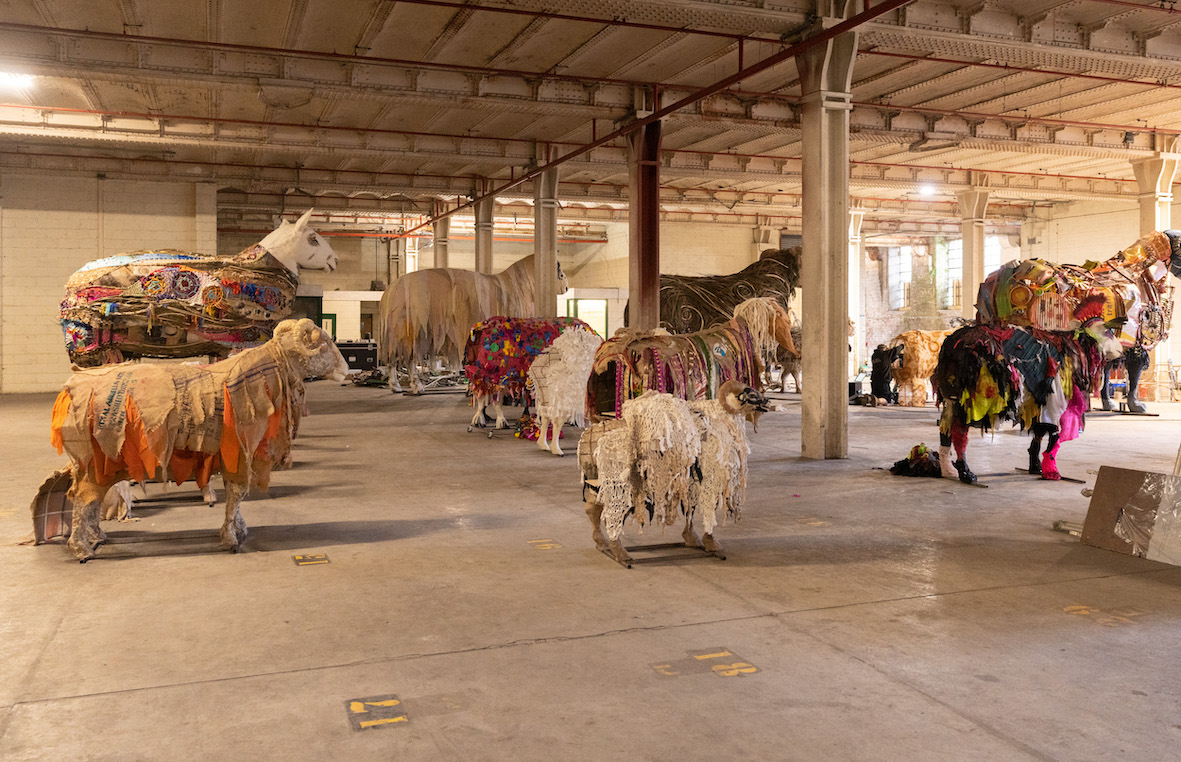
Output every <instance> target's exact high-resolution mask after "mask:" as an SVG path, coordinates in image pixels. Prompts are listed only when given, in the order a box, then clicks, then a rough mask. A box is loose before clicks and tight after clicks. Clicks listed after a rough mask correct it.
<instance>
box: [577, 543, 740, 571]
mask: <svg viewBox="0 0 1181 762" xmlns="http://www.w3.org/2000/svg"><path fill="white" fill-rule="evenodd" d="M624 549H625V550H626V551H627V552H628V553H634V552H636V551H639V552H641V553H646V552H648V551H656V550H674V549H678V550H682V551H686V552H683V553H662V554H661V555H658V556H644V557H643V558H634V557H633V558H628V559H627V560H625V561H620V560H619V559H617V558H616V557H615V556H614V555H612V554H611V550H610V548H603V549H601V550H600V552H601V553H602V554H603V555H605V556H606V557H607V558H610V559H611V560H612V561H615V562H616V563H617V564H619V565H620V566H622V567H623V568H625V569H630V568H632V566H633V565H634V564H655V563H660V562H662V561H683V560H685V559H689V558H704V557H710V556H712V557H713V558H716V559H718V560H719V561H725V560H726V553H725V551H722V550H716V551H715V550H706V549H705V548H691V547H689V546H688V545H686V544H685V543H683V542H661V543H656V544H655V545H629V546H625V548H624Z"/></svg>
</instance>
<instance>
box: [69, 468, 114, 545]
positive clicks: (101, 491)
mask: <svg viewBox="0 0 1181 762" xmlns="http://www.w3.org/2000/svg"><path fill="white" fill-rule="evenodd" d="M109 488H110V485H109V484H105V485H104V484H97V483H96V482H95V481H94V480H93V476H92V475H90V474H79V473H77V472H75V473H74V485H73V486H72V487H70V491H69V492H68V493H67V497H68V498H69V500H70V502H71V503H73V506H74V509H73V513H72V520H71V527H70V530H71V531H70V540H69V542H68V543H67V544H68V546H69V548H70V550H71V551H72V552H73V554H74V557H75V558H77V559H78V560H79V561H80V562H82V563H86V562H87V561H88V560H90V559H91V558H94V551H95V549H96V548H98V546H99V545H101V544H102V543H103V542H105V541H106V539H107V536H106V534H104V533H103V530H102V528H101V527H100V526H99V525H98V521H99V510H100V506H101V505H102V498H103V496H104V495H105V494H106V492H107V490H108V489H109Z"/></svg>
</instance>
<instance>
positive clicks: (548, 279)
mask: <svg viewBox="0 0 1181 762" xmlns="http://www.w3.org/2000/svg"><path fill="white" fill-rule="evenodd" d="M533 266H534V268H535V271H534V281H533V282H534V283H535V284H537V285H536V286H535V287H534V289H533V299H534V304H533V316H534V317H557V315H558V169H557V167H554V168H553V169H547V170H546V171H545V172H542V173H541V176H540V177H538V178H537V180H536V181H535V182H534V184H533Z"/></svg>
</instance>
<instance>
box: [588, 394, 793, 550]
mask: <svg viewBox="0 0 1181 762" xmlns="http://www.w3.org/2000/svg"><path fill="white" fill-rule="evenodd" d="M769 409H770V408H769V406H768V404H767V399H766V398H765V397H764V396H763V395H762V394H761V393H760V392H758V391H756V390H755V389H753V388H751V387H749V386H746V385H744V384H742V383H740V382H738V381H727V382H725V383H724V384H722V386H721V388H720V389H719V393H718V399H716V400H699V401H697V402H686V401H685V400H682V399H679V398H677V397H674V396H673V395H671V394H667V393H664V392H656V391H648V392H645V393H644V394H642V395H641V396H639V397H636V398H635V399H631V400H628V401H627V402H626V403H625V404H624V405H623V410H622V413H621V417H620V418H618V419H614V420H608V421H602V422H600V423H596V424H593V425H592V426H591V427H590V428H588V429H587V430H586V431H585V432H584V433H583V435H582V438H581V439H579V442H578V464H579V467H580V469H581V471H582V482H583V496H584V500H585V501H586V503H587V507H586V513H587V517H588V518H589V519H590V522H591V527H592V536H593V538H594V541H595V546H596V547H597V548H598V549H599V550H601V551H603V552H604V553H609V554H610V555H611V556H612V557H613V558H614V559H615V560H616V561H617V562H619V563H620V564H622V565H623V566H626V567H628V568H631V565H632V558H631V555H630V554H629V553H628V552H627V549H626V548H624V546H623V542H622V536H623V525H624V522H625V521H626V520H627V518H628V517H629V516H630V517H633V520H634V521H635V522H636V523H637V524H639V525H640V526H641V527H644V526H646V525H648V524H655V525H658V526H668V525H672V524H674V523H676V522H677V521H678V519H679V518H681V517H684V519H685V527H684V530H683V531H682V533H681V537H682V539H683V540H684V544H685V546H686V547H691V548H700V549H702V550H704V551H706V552H708V553H711V554H713V555H715V556H717V557H719V558H725V555H724V554H723V552H722V548H721V546H719V545H718V543H717V541H716V540H715V539H714V528H715V527H716V526H717V524H718V519H719V512H720V514H721V519H722V520H723V521H724V520H725V519H727V518H729V517H733V518H734V519H735V520H737V519H738V518H739V515H740V513H741V509H742V503H743V500H744V498H745V493H746V472H747V455H748V453H749V452H750V448H749V446H748V445H747V441H746V429H745V427H744V424H743V416H749V415H757V414H759V413H762V412H766V411H767V410H769ZM698 510H700V511H701V526H702V535H701V537H700V538H698V536H697V534H696V532H695V531H694V528H693V516H694V514H695V513H696V512H697V511H698Z"/></svg>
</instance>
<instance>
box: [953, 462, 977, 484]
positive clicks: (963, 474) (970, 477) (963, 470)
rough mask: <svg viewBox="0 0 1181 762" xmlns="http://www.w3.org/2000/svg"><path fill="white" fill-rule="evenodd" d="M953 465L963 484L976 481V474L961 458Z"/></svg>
mask: <svg viewBox="0 0 1181 762" xmlns="http://www.w3.org/2000/svg"><path fill="white" fill-rule="evenodd" d="M954 465H955V470H956V471H957V472H958V473H959V477H960V481H961V482H963V483H964V484H975V483H976V474H974V473H972V471H971V470H970V469H969V468H968V464H967V463H965V462H964V461H962V460H957V461H956V462H955V464H954Z"/></svg>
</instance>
